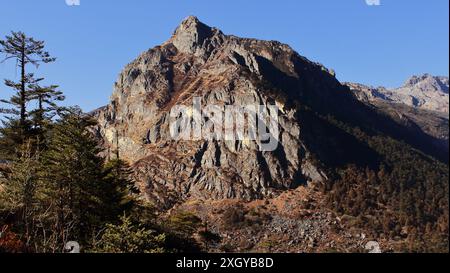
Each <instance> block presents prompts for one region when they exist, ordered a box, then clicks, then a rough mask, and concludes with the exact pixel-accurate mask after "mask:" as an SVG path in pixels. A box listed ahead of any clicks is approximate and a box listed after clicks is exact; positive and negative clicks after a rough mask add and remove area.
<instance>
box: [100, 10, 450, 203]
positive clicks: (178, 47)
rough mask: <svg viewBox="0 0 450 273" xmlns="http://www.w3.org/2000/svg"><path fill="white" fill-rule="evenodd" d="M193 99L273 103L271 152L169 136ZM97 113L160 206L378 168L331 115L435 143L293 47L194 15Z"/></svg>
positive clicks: (136, 65) (424, 144)
mask: <svg viewBox="0 0 450 273" xmlns="http://www.w3.org/2000/svg"><path fill="white" fill-rule="evenodd" d="M194 98H200V99H201V105H202V107H206V106H207V105H217V106H225V105H233V106H248V105H261V106H262V107H263V108H264V109H265V110H266V111H267V112H270V111H271V106H273V105H276V106H278V108H279V110H278V132H277V133H276V135H275V136H273V137H275V138H276V139H278V140H279V141H278V146H277V148H276V149H275V150H274V151H272V150H270V151H267V150H264V149H262V146H263V143H262V142H261V141H256V140H252V139H245V138H244V139H241V140H235V141H231V140H222V139H217V140H206V139H196V140H174V139H173V138H172V137H171V135H170V133H169V132H170V126H171V124H172V123H171V117H170V111H171V110H172V109H173V107H174V106H177V105H185V106H192V105H193V102H194ZM95 115H96V116H97V118H98V120H99V126H98V134H99V136H100V137H101V138H102V139H103V140H104V142H105V147H107V149H109V152H110V153H111V154H113V151H114V150H119V152H120V155H121V157H122V158H123V159H126V160H127V161H129V162H131V163H132V164H133V168H134V170H135V176H136V177H135V178H136V180H137V181H138V183H139V185H140V187H141V190H142V192H143V193H144V194H145V197H146V198H147V199H149V200H151V201H153V202H155V203H157V204H159V205H161V206H162V207H165V208H170V207H172V206H173V205H174V204H175V203H177V202H178V201H182V200H186V199H188V198H191V197H192V198H198V199H201V198H203V199H231V198H237V199H243V200H254V199H258V198H264V197H272V196H277V195H278V194H279V192H280V191H283V190H287V189H292V188H296V187H297V186H299V185H301V184H304V183H308V182H315V183H326V181H327V179H328V178H327V176H328V173H327V170H330V169H333V168H335V167H339V166H345V165H346V164H356V165H360V166H368V165H371V166H378V164H379V163H380V162H379V161H378V160H379V158H378V155H377V154H376V153H375V152H374V151H373V150H371V149H369V148H368V146H367V145H366V144H364V143H361V142H360V141H358V140H356V139H355V138H354V137H353V136H351V135H350V134H348V133H346V132H344V131H343V130H342V129H340V128H338V127H336V126H335V125H332V124H331V123H330V122H331V121H330V120H328V118H327V117H329V116H333V117H334V118H335V119H337V120H339V121H342V122H344V123H346V124H349V126H353V127H355V128H356V127H358V128H360V129H362V130H365V131H367V132H368V133H369V134H382V135H387V136H390V137H393V138H396V139H400V140H402V141H405V142H407V143H409V144H411V145H412V146H413V147H416V148H418V149H421V148H423V150H426V151H427V152H432V153H433V152H435V151H434V150H430V149H429V145H428V143H429V141H432V140H434V138H433V137H431V136H428V135H426V134H424V133H422V132H414V134H409V133H408V132H405V130H404V127H403V125H399V124H398V123H396V122H395V121H393V120H392V119H390V118H386V117H384V116H380V115H378V114H377V113H376V112H375V111H373V110H372V109H370V107H367V105H365V104H364V103H361V102H359V101H358V100H356V99H355V98H354V96H353V93H352V92H351V91H350V89H349V88H348V87H346V86H343V85H341V84H340V83H339V82H338V81H337V80H336V78H335V76H334V72H333V71H331V70H328V69H327V68H325V67H323V66H322V65H320V64H317V63H314V62H311V61H309V60H307V59H306V58H304V57H302V56H300V55H299V54H297V53H296V52H295V51H293V50H292V49H291V48H290V47H289V46H287V45H284V44H281V43H279V42H275V41H260V40H255V39H244V38H238V37H235V36H230V35H225V34H223V33H222V32H221V31H220V30H218V29H215V28H211V27H209V26H207V25H205V24H203V23H201V22H200V21H199V20H198V19H197V18H195V17H189V18H187V19H186V20H184V21H183V22H182V23H181V25H180V26H179V27H178V28H177V29H176V31H175V32H174V34H173V36H172V37H171V38H170V39H169V40H168V41H167V42H165V43H164V44H162V45H160V46H157V47H155V48H153V49H150V50H148V51H147V52H144V53H143V54H141V55H140V56H139V57H138V58H137V59H136V60H134V61H133V62H132V63H130V64H129V65H127V66H126V67H125V69H124V70H123V71H122V73H121V74H120V75H119V78H118V79H117V82H116V84H115V87H114V93H113V95H112V97H111V103H110V104H109V105H108V106H106V107H104V108H102V109H99V110H98V111H96V112H95ZM207 121H208V117H203V118H202V120H201V123H202V124H206V123H207ZM368 121H369V122H368ZM406 131H407V130H406ZM272 133H273V132H272ZM427 149H428V150H429V151H428V150H427ZM433 149H434V148H433ZM441 152H442V151H441ZM440 156H442V157H445V156H446V155H445V154H444V155H441V154H440ZM447 158H448V152H447ZM323 166H325V167H326V169H325V168H324V167H323Z"/></svg>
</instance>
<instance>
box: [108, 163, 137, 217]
mask: <svg viewBox="0 0 450 273" xmlns="http://www.w3.org/2000/svg"><path fill="white" fill-rule="evenodd" d="M104 169H105V178H104V181H105V182H106V186H107V188H108V192H107V193H105V199H106V200H104V202H106V203H107V204H109V206H108V208H107V210H108V212H107V213H106V214H105V215H107V216H108V218H109V220H111V221H115V220H117V218H118V217H119V216H120V215H122V214H123V213H127V212H130V211H131V210H132V209H133V208H134V207H135V205H136V197H135V196H136V195H137V194H138V193H139V190H138V189H137V187H136V185H135V182H134V181H133V180H132V179H131V175H132V170H131V168H130V166H129V165H128V163H126V162H125V161H123V160H121V159H120V158H116V159H113V160H111V161H109V162H108V163H107V164H106V165H105V168H104Z"/></svg>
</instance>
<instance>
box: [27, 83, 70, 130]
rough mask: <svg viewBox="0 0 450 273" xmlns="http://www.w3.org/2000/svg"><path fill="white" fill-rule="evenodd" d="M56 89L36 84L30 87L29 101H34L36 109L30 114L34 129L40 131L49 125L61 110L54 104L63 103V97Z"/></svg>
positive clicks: (55, 86) (53, 86) (52, 86)
mask: <svg viewBox="0 0 450 273" xmlns="http://www.w3.org/2000/svg"><path fill="white" fill-rule="evenodd" d="M57 88H58V86H57V85H51V86H45V87H42V86H40V85H39V84H38V83H35V84H32V85H30V100H35V101H36V103H37V107H36V109H35V110H33V111H31V113H30V114H31V117H32V120H33V125H34V127H35V128H36V129H40V130H42V129H43V128H44V127H45V126H47V125H48V124H50V123H51V121H52V119H53V118H54V117H55V116H56V115H57V114H58V112H60V111H62V110H63V108H61V107H60V106H58V105H57V104H56V102H58V101H59V102H61V101H63V100H64V99H65V96H64V95H63V93H62V92H61V91H59V90H57Z"/></svg>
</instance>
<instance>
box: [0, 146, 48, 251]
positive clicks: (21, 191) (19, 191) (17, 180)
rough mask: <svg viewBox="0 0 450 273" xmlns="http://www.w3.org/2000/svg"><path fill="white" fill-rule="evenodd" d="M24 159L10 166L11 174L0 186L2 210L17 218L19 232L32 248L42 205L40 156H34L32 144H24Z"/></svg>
mask: <svg viewBox="0 0 450 273" xmlns="http://www.w3.org/2000/svg"><path fill="white" fill-rule="evenodd" d="M19 153H20V156H19V157H18V158H17V159H16V160H15V161H13V162H12V163H11V164H10V167H9V171H8V174H7V175H6V177H5V178H4V179H2V181H0V184H2V188H3V190H2V191H1V192H0V197H1V199H2V200H3V201H2V207H1V210H3V211H5V210H6V211H8V212H9V213H10V214H12V215H16V218H17V219H18V230H19V231H20V232H21V233H22V234H23V237H24V241H25V242H26V244H27V246H29V245H30V244H31V243H32V241H33V239H34V238H33V237H34V234H35V232H34V228H35V222H36V219H37V217H38V216H37V214H38V211H39V207H40V206H41V202H40V200H39V197H40V195H39V192H40V191H41V187H40V185H39V183H38V180H39V179H38V175H37V173H38V170H37V169H38V165H39V163H38V162H39V155H38V154H37V153H34V152H33V151H32V148H31V144H30V143H29V142H28V143H26V144H24V145H23V146H22V147H21V149H20V151H19Z"/></svg>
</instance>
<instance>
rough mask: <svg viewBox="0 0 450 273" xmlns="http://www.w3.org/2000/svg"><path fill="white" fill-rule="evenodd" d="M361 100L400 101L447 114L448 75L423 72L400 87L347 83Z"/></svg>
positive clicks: (446, 115)
mask: <svg viewBox="0 0 450 273" xmlns="http://www.w3.org/2000/svg"><path fill="white" fill-rule="evenodd" d="M347 85H348V86H349V87H350V88H351V89H352V90H354V91H357V92H355V94H356V95H357V96H358V98H359V99H360V100H362V101H368V102H372V101H379V100H381V101H385V102H389V103H402V104H405V105H408V106H411V107H415V108H419V109H423V110H428V111H434V112H438V113H443V114H445V115H443V117H447V118H448V114H449V94H448V91H449V81H448V77H438V76H432V75H430V74H424V75H421V76H413V77H411V78H410V79H408V80H407V81H406V82H405V84H404V85H403V86H402V87H400V88H395V89H388V88H385V87H377V88H374V87H369V86H365V85H362V84H355V83H347Z"/></svg>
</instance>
